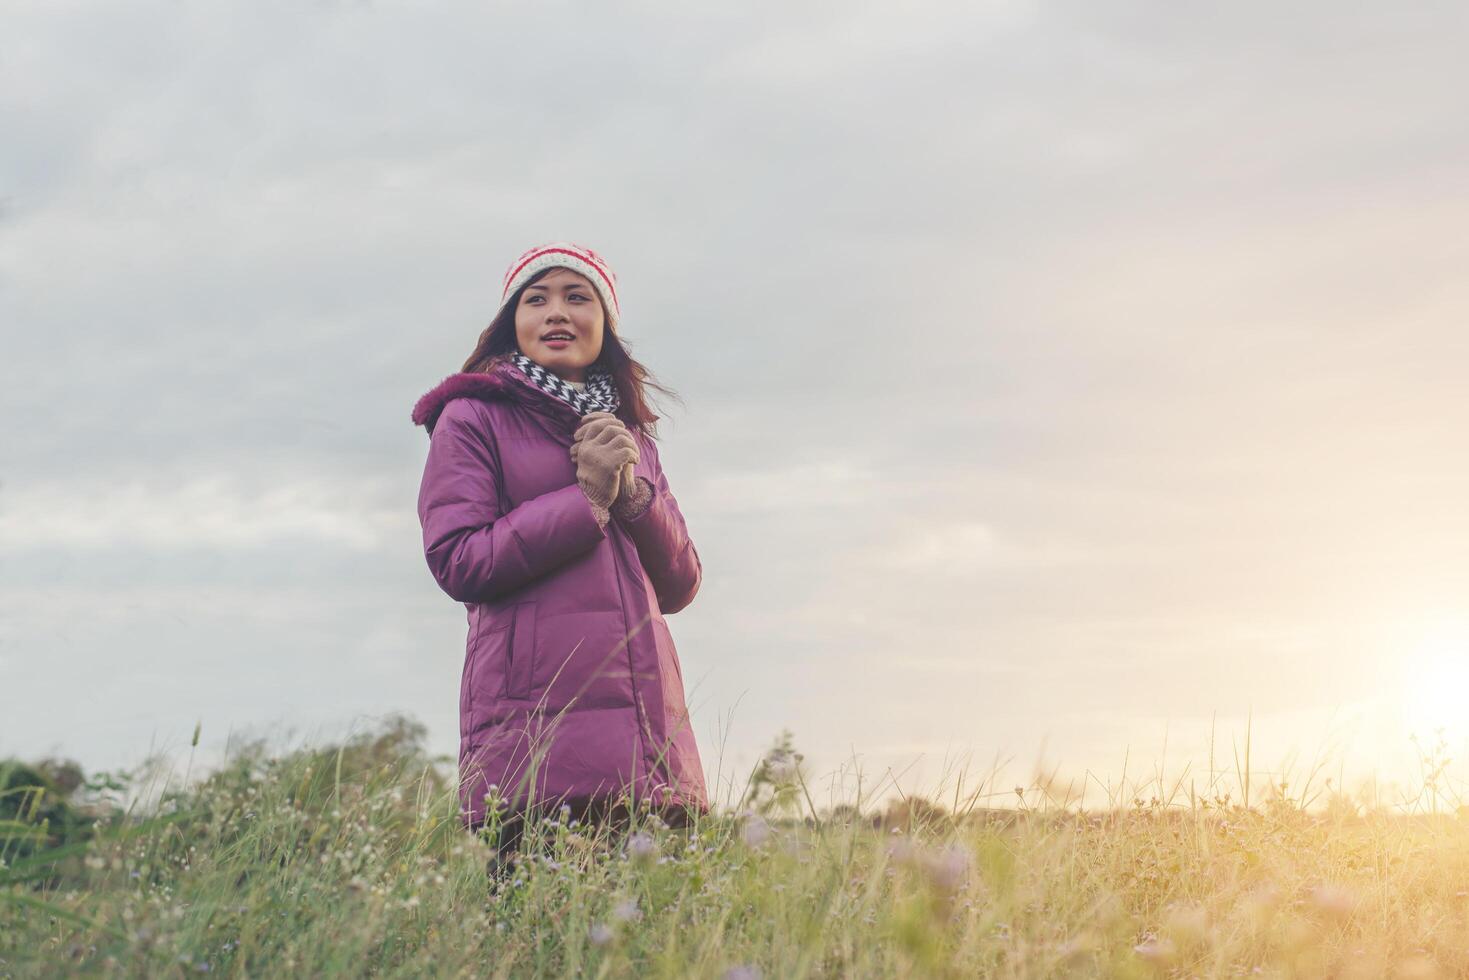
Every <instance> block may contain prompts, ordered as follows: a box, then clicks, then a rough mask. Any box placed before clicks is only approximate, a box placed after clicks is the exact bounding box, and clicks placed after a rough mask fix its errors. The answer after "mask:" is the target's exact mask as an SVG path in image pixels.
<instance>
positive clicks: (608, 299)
mask: <svg viewBox="0 0 1469 980" xmlns="http://www.w3.org/2000/svg"><path fill="white" fill-rule="evenodd" d="M557 267H560V268H563V269H570V270H571V271H572V272H579V273H581V274H582V275H584V276H586V277H587V279H588V280H590V281H591V284H592V286H593V288H595V289H596V290H597V295H599V296H601V297H602V306H603V308H605V309H606V311H607V326H608V327H610V328H611V329H613V330H614V331H615V330H616V328H617V318H618V309H617V276H615V275H614V274H613V272H612V268H611V266H609V265H608V264H607V260H606V259H604V258H602V256H600V255H598V254H597V253H596V252H593V251H592V250H591V249H589V248H587V247H585V246H583V245H576V244H573V243H572V242H552V243H551V244H549V245H537V246H536V247H535V248H533V249H531V250H529V251H528V252H526V253H525V254H523V255H522V256H521V257H520V258H518V259H516V260H515V261H514V262H512V263H510V268H509V270H507V271H506V273H505V293H504V295H503V296H501V297H500V307H501V309H504V307H505V303H506V302H507V301H508V300H509V299H510V297H511V296H512V295H514V293H515V291H516V290H517V289H519V288H520V287H521V286H524V285H525V284H526V282H527V281H528V280H529V279H530V278H531V277H532V276H534V275H535V274H536V273H538V272H543V271H545V270H546V269H553V268H557Z"/></svg>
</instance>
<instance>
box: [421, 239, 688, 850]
mask: <svg viewBox="0 0 1469 980" xmlns="http://www.w3.org/2000/svg"><path fill="white" fill-rule="evenodd" d="M617 328H618V304H617V280H616V277H615V276H614V275H613V273H612V270H611V269H610V268H608V266H607V263H606V262H605V261H604V260H603V259H602V257H601V256H599V255H598V254H597V253H595V252H593V251H592V250H591V249H588V248H583V247H581V246H578V245H574V244H570V243H566V242H558V243H554V244H550V245H543V246H540V247H537V248H533V249H531V250H530V251H528V252H526V253H525V254H524V255H522V256H520V258H518V259H516V260H515V262H514V263H512V264H511V266H510V269H509V271H508V272H507V273H506V275H505V284H504V293H503V296H502V300H501V307H500V310H499V312H498V313H497V314H496V315H495V318H494V320H493V321H492V322H491V323H490V325H489V327H488V328H486V329H485V331H484V333H482V334H481V335H480V338H479V342H478V343H477V344H476V345H475V348H474V351H473V353H471V354H470V355H469V359H468V360H467V361H465V363H464V369H463V371H462V372H461V373H459V374H453V375H450V376H449V377H447V378H445V379H444V380H443V381H442V382H441V383H440V384H439V385H438V386H436V387H435V388H434V389H433V390H432V391H430V392H428V393H427V394H425V395H424V396H423V397H422V398H421V399H419V401H418V404H417V405H416V406H414V409H413V421H414V422H415V423H416V424H418V425H422V426H423V427H424V428H425V430H426V431H427V432H428V434H429V436H430V441H429V450H428V459H427V462H426V463H425V465H424V471H423V481H422V484H421V486H420V489H419V496H418V517H419V521H420V523H421V524H422V526H423V546H424V555H425V557H426V558H427V560H428V567H429V570H430V571H431V572H432V573H433V576H434V578H435V579H436V580H437V581H438V583H439V586H440V587H441V588H442V589H443V590H444V591H445V592H446V593H448V595H449V596H450V597H452V598H454V599H456V600H458V601H459V602H462V603H464V604H465V606H466V608H467V610H468V621H469V633H468V637H467V639H466V644H465V646H466V650H465V658H464V672H463V676H462V679H461V686H460V699H459V735H460V741H459V769H460V790H459V793H460V802H461V817H462V820H463V822H464V825H465V826H466V827H467V828H468V829H470V830H478V829H479V828H480V827H481V826H482V825H483V824H484V822H485V819H486V797H487V796H489V797H490V802H491V805H494V804H495V802H496V801H503V806H504V813H505V815H506V816H508V817H509V818H510V819H509V821H508V823H507V824H506V825H505V828H504V829H503V830H502V832H501V836H500V838H499V847H500V851H501V855H502V857H504V856H505V855H506V853H507V852H509V851H512V850H514V849H515V848H516V846H517V845H518V842H519V836H520V833H519V832H520V829H521V827H522V826H523V822H524V819H525V817H526V816H528V815H529V814H531V813H532V812H533V811H534V812H549V811H550V810H552V809H556V808H560V807H561V806H562V805H563V804H564V805H567V806H569V807H571V809H572V811H573V812H574V813H575V814H577V815H579V816H581V817H593V818H595V817H597V816H606V815H608V814H610V813H613V812H621V813H625V812H626V808H627V807H633V806H637V807H643V806H646V807H648V808H649V809H652V810H656V811H658V812H659V815H660V816H661V817H662V818H663V819H664V821H665V822H668V823H670V824H672V825H675V826H682V825H686V824H687V822H688V820H689V818H690V817H691V816H693V815H695V814H702V813H707V812H708V803H707V797H706V790H705V785H704V775H703V767H702V765H701V763H700V759H699V751H698V748H697V746H696V745H695V743H694V734H693V731H692V730H691V729H690V726H689V717H688V708H687V706H686V704H685V701H684V689H683V677H682V672H681V670H680V667H679V662H678V652H677V651H676V650H675V649H674V645H673V638H672V636H671V635H670V633H669V630H668V624H667V622H666V621H665V620H664V617H665V616H667V615H671V614H673V613H676V612H678V611H679V610H680V609H683V608H684V607H685V606H687V605H688V604H689V603H690V602H692V601H693V599H694V596H695V595H696V594H697V593H698V591H699V584H700V581H701V578H702V574H703V566H702V564H701V563H700V561H699V554H698V552H697V551H696V550H695V549H694V544H693V542H692V541H690V540H689V534H688V529H687V528H686V527H685V525H684V519H683V515H682V513H681V512H680V511H679V507H678V503H677V501H675V500H674V497H673V493H672V492H671V491H670V490H669V488H668V480H667V479H666V478H665V477H664V475H663V469H662V466H661V465H660V463H659V460H658V451H657V449H656V448H655V445H654V443H653V441H652V437H653V436H655V435H656V432H655V427H654V425H653V423H655V422H656V421H657V420H658V418H659V417H658V416H657V415H654V414H653V413H652V412H651V411H650V410H649V408H648V406H647V403H646V401H645V399H644V387H645V385H652V386H653V387H657V388H658V389H659V390H660V391H664V392H665V393H667V389H664V388H662V386H660V385H656V384H654V383H653V382H650V381H647V380H646V377H647V374H648V372H647V371H646V369H644V367H643V366H642V365H641V364H639V363H638V362H637V361H635V360H633V358H632V356H631V355H630V354H629V353H628V350H627V348H626V346H625V345H624V344H623V342H622V340H621V338H620V337H619V336H618V329H617Z"/></svg>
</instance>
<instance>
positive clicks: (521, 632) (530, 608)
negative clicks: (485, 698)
mask: <svg viewBox="0 0 1469 980" xmlns="http://www.w3.org/2000/svg"><path fill="white" fill-rule="evenodd" d="M535 671H536V604H535V603H534V602H522V603H519V604H518V605H517V606H516V607H515V617H514V619H513V620H512V621H511V624H510V664H509V666H508V667H506V671H505V673H506V683H505V696H506V697H507V698H528V697H530V695H531V690H532V688H533V687H534V678H535Z"/></svg>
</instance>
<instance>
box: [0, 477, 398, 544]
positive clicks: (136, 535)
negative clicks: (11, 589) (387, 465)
mask: <svg viewBox="0 0 1469 980" xmlns="http://www.w3.org/2000/svg"><path fill="white" fill-rule="evenodd" d="M389 489H390V483H389V481H387V480H386V479H383V478H376V479H365V480H364V479H361V478H348V477H336V476H330V475H323V476H317V477H302V476H297V477H294V478H292V479H290V480H289V482H284V483H281V484H280V485H275V486H270V485H262V484H261V481H260V479H259V478H258V477H255V478H252V477H249V476H245V475H242V474H223V473H216V474H211V475H201V476H194V477H189V478H186V479H184V480H182V481H181V482H175V481H172V480H162V479H145V478H137V477H134V478H128V479H120V480H118V482H115V483H104V482H99V481H96V479H95V477H94V478H92V479H73V480H47V481H44V482H38V483H25V482H17V481H7V482H6V484H5V486H4V488H3V489H0V552H6V551H9V552H17V551H22V550H26V549H40V548H46V549H56V550H59V551H65V550H73V549H75V550H79V551H86V550H91V549H99V548H118V547H136V548H143V549H159V550H172V549H179V548H200V549H227V550H236V549H253V548H257V547H260V546H262V545H266V544H272V543H277V542H289V543H293V544H298V545H310V544H313V543H321V544H330V545H334V546H338V547H341V548H345V549H348V550H350V551H356V552H370V551H373V550H374V549H376V548H379V547H381V546H382V545H383V544H384V542H385V541H387V540H388V539H390V538H394V537H401V536H402V535H403V534H405V533H413V532H415V531H416V530H417V528H418V523H417V518H416V516H415V515H414V513H413V512H412V511H411V510H410V511H408V512H407V513H405V512H404V508H403V503H402V501H401V500H395V499H393V497H392V496H391V495H390V493H389Z"/></svg>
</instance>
